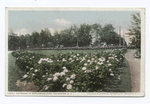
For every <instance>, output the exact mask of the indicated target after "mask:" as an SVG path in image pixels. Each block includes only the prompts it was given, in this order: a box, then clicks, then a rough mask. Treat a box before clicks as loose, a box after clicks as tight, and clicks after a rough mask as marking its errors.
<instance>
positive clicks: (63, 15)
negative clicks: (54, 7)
mask: <svg viewBox="0 0 150 104" xmlns="http://www.w3.org/2000/svg"><path fill="white" fill-rule="evenodd" d="M136 12H138V11H9V12H8V27H9V28H12V29H13V31H14V32H15V33H20V32H21V34H26V33H32V32H33V31H34V30H36V31H38V32H40V31H41V29H44V28H49V29H50V31H51V33H53V32H54V31H55V30H56V29H57V30H59V31H60V30H62V29H66V28H69V27H70V26H71V25H73V24H76V25H77V26H78V27H79V26H80V24H81V23H87V24H94V23H100V24H101V25H102V26H104V25H105V24H109V23H110V24H113V26H114V27H115V28H116V29H115V30H116V32H118V29H119V26H121V27H122V30H125V31H126V30H127V28H129V26H130V25H131V23H130V21H131V20H132V17H131V14H133V13H136Z"/></svg>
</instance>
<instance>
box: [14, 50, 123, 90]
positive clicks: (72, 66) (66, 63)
mask: <svg viewBox="0 0 150 104" xmlns="http://www.w3.org/2000/svg"><path fill="white" fill-rule="evenodd" d="M123 53H124V51H123V50H112V51H109V52H103V51H100V52H94V53H73V52H71V53H65V54H61V53H60V54H58V55H54V54H52V55H49V56H48V55H41V54H38V53H30V52H25V51H15V52H12V55H13V57H14V58H15V60H16V61H15V63H16V65H17V66H18V67H19V68H20V70H23V71H25V73H26V74H24V75H23V76H22V79H21V80H27V81H33V82H34V84H35V85H36V86H38V87H39V91H41V92H95V91H103V88H104V83H105V80H106V79H108V78H112V77H115V76H117V77H118V76H119V73H117V71H116V69H117V68H118V66H119V65H121V64H122V62H123V60H124V56H123ZM119 78H120V77H119ZM118 80H119V79H118Z"/></svg>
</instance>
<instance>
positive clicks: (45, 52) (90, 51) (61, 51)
mask: <svg viewBox="0 0 150 104" xmlns="http://www.w3.org/2000/svg"><path fill="white" fill-rule="evenodd" d="M26 51H28V52H32V53H39V54H44V55H50V54H59V53H68V52H74V53H83V52H86V53H93V52H96V51H110V49H101V50H26Z"/></svg>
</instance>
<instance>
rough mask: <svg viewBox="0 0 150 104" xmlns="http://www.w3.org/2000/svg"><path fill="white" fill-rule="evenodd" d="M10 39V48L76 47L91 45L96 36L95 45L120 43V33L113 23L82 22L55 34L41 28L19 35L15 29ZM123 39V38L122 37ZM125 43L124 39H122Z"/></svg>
mask: <svg viewBox="0 0 150 104" xmlns="http://www.w3.org/2000/svg"><path fill="white" fill-rule="evenodd" d="M10 34H11V35H9V40H8V48H9V50H17V49H19V47H20V49H26V48H49V47H60V46H61V45H63V46H64V47H75V46H79V47H82V46H89V45H91V44H92V39H94V38H95V42H94V44H95V46H97V45H98V44H100V42H106V43H107V44H108V45H109V44H114V45H118V44H119V35H118V34H117V33H116V32H115V31H114V27H113V25H112V24H107V25H105V26H104V27H102V26H101V25H100V24H97V23H96V24H93V25H88V24H81V25H80V27H79V28H78V27H77V26H76V25H73V26H71V27H70V28H68V29H64V30H62V31H60V32H58V31H57V30H56V31H55V32H54V34H53V36H52V35H51V32H50V31H49V29H48V28H45V29H44V30H41V32H40V33H39V32H36V31H34V32H32V34H31V35H30V34H26V35H21V36H17V35H14V33H13V31H11V32H10ZM121 39H122V38H121ZM122 43H123V39H122Z"/></svg>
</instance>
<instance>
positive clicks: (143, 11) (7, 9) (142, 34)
mask: <svg viewBox="0 0 150 104" xmlns="http://www.w3.org/2000/svg"><path fill="white" fill-rule="evenodd" d="M5 10H6V11H5V13H6V14H5V16H6V17H5V25H6V27H5V39H6V40H5V57H6V58H5V59H6V60H5V68H6V72H5V79H6V81H5V95H6V96H144V95H145V93H144V92H145V80H144V79H145V8H142V7H141V8H135V7H134V8H121V7H120V8H98V7H92V8H91V7H72V8H70V7H65V8H64V7H63V8H62V7H52V8H49V7H34V8H32V7H27V8H25V7H22V8H19V7H17V8H16V7H10V8H6V9H5ZM9 10H13V11H15V10H17V11H21V10H27V11H28V10H32V11H55V10H56V11H64V10H67V11H140V13H141V37H142V38H141V73H140V74H141V87H140V88H141V89H140V92H137V93H136V92H129V93H127V92H125V93H118V92H117V93H111V92H96V93H94V92H92V93H91V92H88V93H87V92H86V93H79V92H74V93H73V92H53V93H52V92H32V93H31V92H12V91H11V92H8V34H7V33H8V11H9Z"/></svg>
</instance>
